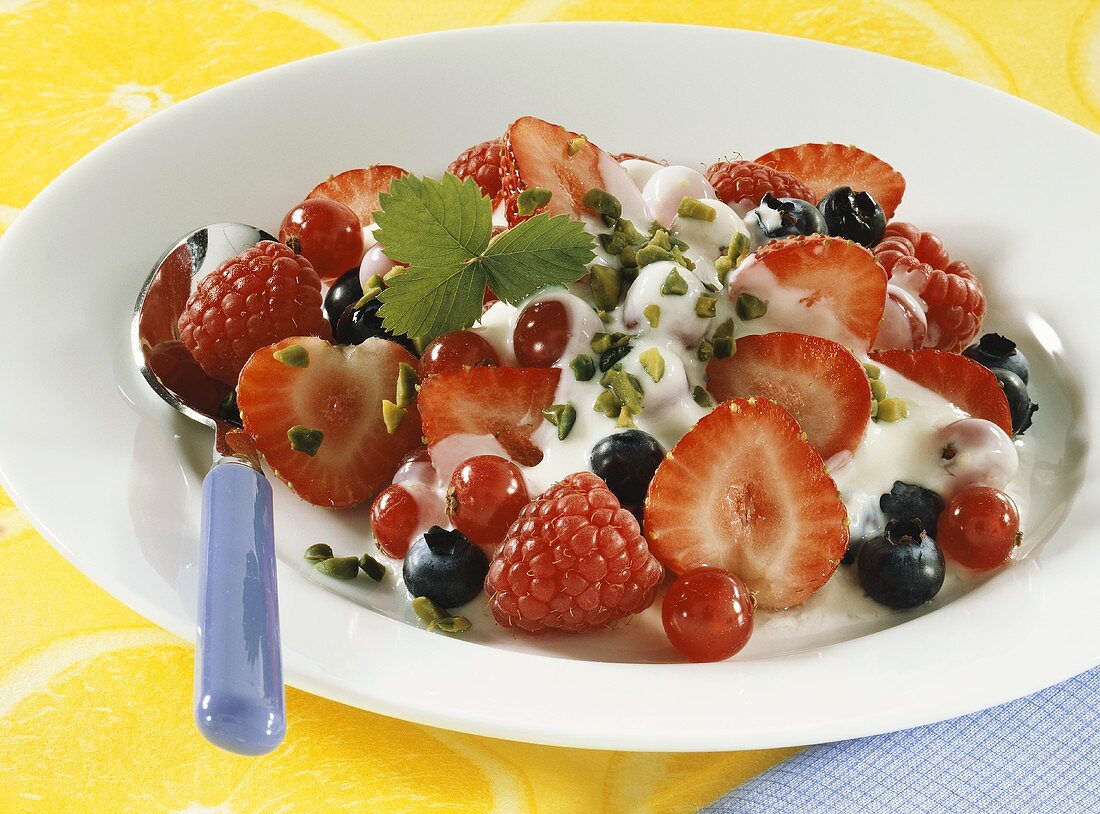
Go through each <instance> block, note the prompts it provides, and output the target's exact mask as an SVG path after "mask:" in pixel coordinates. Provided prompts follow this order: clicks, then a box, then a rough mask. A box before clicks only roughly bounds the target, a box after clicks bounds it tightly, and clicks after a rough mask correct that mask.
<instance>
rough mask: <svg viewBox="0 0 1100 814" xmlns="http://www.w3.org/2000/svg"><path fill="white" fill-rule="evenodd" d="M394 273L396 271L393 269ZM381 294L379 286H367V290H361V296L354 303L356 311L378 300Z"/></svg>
mask: <svg viewBox="0 0 1100 814" xmlns="http://www.w3.org/2000/svg"><path fill="white" fill-rule="evenodd" d="M394 271H396V269H394ZM391 273H392V272H391ZM375 276H377V275H375ZM381 293H382V286H380V285H375V286H368V287H367V288H365V289H363V296H362V297H360V298H359V299H358V300H356V301H355V308H356V310H358V309H360V308H362V307H363V306H364V305H366V304H367V303H368V302H371V301H373V300H376V299H378V295H379V294H381Z"/></svg>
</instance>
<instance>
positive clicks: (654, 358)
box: [638, 348, 665, 382]
mask: <svg viewBox="0 0 1100 814" xmlns="http://www.w3.org/2000/svg"><path fill="white" fill-rule="evenodd" d="M638 363H639V364H640V365H641V366H642V370H644V371H645V372H646V373H648V374H649V378H651V379H653V381H654V382H659V381H660V380H661V379H662V378H664V375H665V357H663V356H661V352H660V351H659V350H657V349H656V348H650V349H649V350H646V351H643V352H642V354H641V355H640V356H639V357H638Z"/></svg>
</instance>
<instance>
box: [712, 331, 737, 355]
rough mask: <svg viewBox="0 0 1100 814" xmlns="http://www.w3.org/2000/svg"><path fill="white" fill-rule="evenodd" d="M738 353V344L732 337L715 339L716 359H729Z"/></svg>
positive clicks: (717, 337) (716, 337)
mask: <svg viewBox="0 0 1100 814" xmlns="http://www.w3.org/2000/svg"><path fill="white" fill-rule="evenodd" d="M736 352H737V342H736V341H735V340H734V338H733V337H732V336H715V337H714V358H715V359H729V358H730V357H731V356H733V354H735V353H736Z"/></svg>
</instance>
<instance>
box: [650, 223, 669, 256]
mask: <svg viewBox="0 0 1100 814" xmlns="http://www.w3.org/2000/svg"><path fill="white" fill-rule="evenodd" d="M649 245H650V246H656V247H657V248H659V249H664V250H665V251H668V252H671V251H672V238H671V237H669V234H668V230H667V229H661V228H655V229H654V230H653V237H651V238H650V239H649Z"/></svg>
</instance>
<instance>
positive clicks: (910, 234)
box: [874, 221, 985, 353]
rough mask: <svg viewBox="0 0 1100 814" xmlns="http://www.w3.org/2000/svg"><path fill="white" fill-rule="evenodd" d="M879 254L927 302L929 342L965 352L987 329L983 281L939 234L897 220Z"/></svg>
mask: <svg viewBox="0 0 1100 814" xmlns="http://www.w3.org/2000/svg"><path fill="white" fill-rule="evenodd" d="M874 255H875V260H877V261H878V263H879V265H880V266H882V267H883V268H884V269H885V270H886V273H887V274H888V275H889V276H890V278H891V279H893V278H895V277H896V278H899V279H903V280H905V287H906V288H907V289H909V290H911V291H913V292H914V293H915V294H917V295H918V296H919V297H920V298H921V299H922V300H923V301H924V303H925V305H926V313H927V317H928V334H927V336H926V337H925V340H924V346H925V347H929V348H936V349H938V350H946V351H950V352H952V353H959V352H960V351H961V350H962V349H963V348H965V347H966V346H967V345H969V344H970V342H971V341H972V340H973V339H974V337H976V336H977V335H978V333H979V331H981V327H982V318H983V317H984V316H985V295H984V294H983V293H982V286H981V283H979V282H978V279H977V278H976V277H975V276H974V274H973V272H971V271H970V267H969V266H967V264H966V263H964V262H962V261H961V260H956V261H954V262H952V260H951V256H950V255H949V254H948V253H947V249H945V248H944V246H943V243H942V242H941V241H940V239H939V238H938V237H936V236H935V235H934V234H932V233H931V232H922V231H921V230H920V229H919V228H917V227H916V226H914V225H913V224H911V223H901V222H897V221H895V222H893V223H890V224H889V225H888V226H887V227H886V234H885V235H884V236H883V238H882V242H881V243H879V244H878V245H877V246H876V247H875V248H874Z"/></svg>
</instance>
